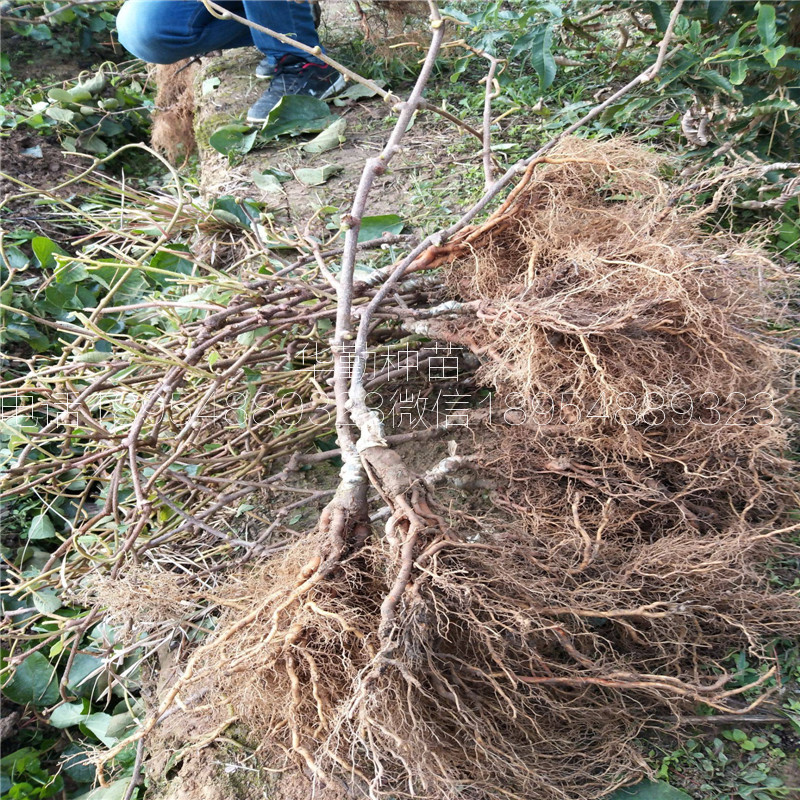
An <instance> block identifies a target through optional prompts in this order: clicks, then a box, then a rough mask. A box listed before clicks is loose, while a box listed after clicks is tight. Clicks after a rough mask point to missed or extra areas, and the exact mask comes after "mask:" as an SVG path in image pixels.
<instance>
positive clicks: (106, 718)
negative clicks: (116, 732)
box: [81, 711, 119, 747]
mask: <svg viewBox="0 0 800 800" xmlns="http://www.w3.org/2000/svg"><path fill="white" fill-rule="evenodd" d="M111 719H112V718H111V715H110V714H106V713H105V712H103V711H99V712H97V713H96V714H90V715H89V716H88V717H86V718H85V719H84V720H83V722H82V723H81V728H85V729H86V730H88V731H91V733H93V734H94V735H95V736H96V737H97V738H98V739H99V740H100V741H101V742H102V743H103V744H104V745H105V746H106V747H113V746H114V745H115V744H116V743H117V742H118V741H119V740H118V739H117V737H116V736H110V735H109V734H108V726H109V723H110V722H111Z"/></svg>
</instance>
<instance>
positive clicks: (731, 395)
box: [182, 141, 800, 800]
mask: <svg viewBox="0 0 800 800" xmlns="http://www.w3.org/2000/svg"><path fill="white" fill-rule="evenodd" d="M658 168H659V161H658V159H656V158H654V157H653V156H652V155H651V154H649V153H647V152H644V151H641V150H638V149H635V148H633V147H632V146H631V145H630V144H629V143H627V142H617V143H606V144H603V143H596V142H590V143H587V142H577V141H575V142H569V143H567V144H566V145H565V146H564V147H563V148H562V149H561V150H560V151H559V152H558V153H557V154H554V155H551V156H549V157H547V158H546V159H544V160H543V161H540V162H539V163H537V164H535V165H532V167H531V169H530V170H529V172H528V173H527V174H526V175H525V176H524V178H523V179H522V181H521V182H520V184H519V185H518V186H517V188H516V189H515V191H514V192H513V194H512V196H511V197H510V198H509V200H508V201H507V202H506V203H505V204H504V205H503V207H502V208H501V209H500V210H499V211H498V212H496V213H495V214H494V215H492V217H491V218H490V219H489V220H488V221H487V222H486V223H484V224H482V225H480V226H477V227H474V228H472V229H470V230H469V231H466V232H464V233H463V235H461V236H460V237H459V238H458V240H457V241H455V242H451V243H450V244H448V245H447V254H448V257H449V258H450V260H451V263H450V265H449V267H448V269H447V282H448V284H449V286H450V289H451V293H452V295H453V297H454V299H455V300H457V301H459V302H461V303H463V304H465V305H464V309H466V313H462V314H460V315H456V316H451V317H450V318H449V319H448V320H447V321H437V320H436V319H434V320H433V321H430V322H428V323H426V324H427V325H428V330H429V332H430V335H431V336H435V337H436V338H437V339H441V340H443V341H449V342H454V343H458V344H461V345H466V346H468V347H469V348H470V349H471V350H472V351H473V352H474V353H475V354H477V355H478V356H479V357H480V358H481V359H482V361H483V366H482V368H481V370H480V373H479V376H480V378H481V379H482V381H483V382H484V383H485V384H486V385H490V386H493V387H494V388H495V389H496V394H495V401H496V403H495V409H494V413H493V414H492V415H491V418H490V419H489V421H487V424H486V428H485V430H484V431H483V432H482V435H481V437H480V438H481V440H482V444H481V445H480V446H479V447H478V448H477V450H476V452H475V453H473V456H472V461H471V463H472V464H473V466H474V467H477V468H478V469H479V470H480V472H481V473H482V475H485V476H487V477H491V478H492V479H493V481H494V485H495V488H494V489H493V490H492V491H491V493H490V494H489V495H488V499H487V502H486V503H485V508H483V510H482V511H481V513H480V515H477V514H476V513H475V512H474V510H473V511H468V510H467V506H466V504H465V503H464V502H463V497H462V496H460V495H459V494H458V493H457V492H454V493H452V494H451V495H448V496H446V497H440V498H439V503H435V502H433V501H431V502H430V503H428V501H427V500H426V497H428V492H427V488H426V487H425V486H424V485H423V483H422V481H421V480H418V481H416V482H414V481H413V480H411V485H412V489H411V490H410V492H409V495H408V497H409V499H408V500H407V501H406V500H404V499H403V494H402V491H400V490H398V491H395V490H394V489H393V487H392V486H385V487H383V489H384V490H385V492H386V493H387V495H389V496H391V497H392V498H393V501H394V502H395V503H396V504H399V505H400V506H402V514H403V524H404V525H407V526H408V529H407V530H406V529H404V530H400V528H399V526H400V522H399V519H400V518H399V517H398V516H397V515H393V516H392V517H390V518H389V522H388V523H387V524H386V526H385V530H384V531H382V532H378V531H377V530H372V531H369V530H368V529H367V528H366V527H365V525H363V524H360V523H359V524H355V525H353V526H352V528H351V530H353V532H354V533H353V536H352V540H347V541H341V542H331V541H328V540H326V539H325V538H324V537H322V536H320V535H319V534H311V535H309V536H308V537H307V538H306V539H304V540H303V541H301V542H300V543H298V544H297V545H296V546H295V547H293V548H292V549H291V550H289V551H288V553H287V555H286V556H285V557H283V558H280V559H276V560H274V561H272V562H270V563H268V564H266V565H265V566H263V567H262V568H260V569H258V570H255V571H254V572H252V573H251V574H250V575H245V576H239V577H238V578H237V579H236V580H235V581H232V582H231V583H230V584H229V586H228V587H227V589H225V590H223V591H222V594H223V595H224V596H226V597H228V598H229V606H230V608H232V609H236V610H231V611H230V612H229V613H228V614H227V617H226V618H224V619H223V620H222V621H221V622H220V625H219V627H218V629H217V630H218V631H219V633H218V635H217V636H216V637H215V638H214V639H212V640H210V641H209V642H208V643H206V644H205V645H203V646H202V647H201V648H199V649H198V650H197V651H196V652H195V654H194V655H193V656H192V658H191V660H190V663H189V665H188V667H187V670H186V672H185V673H184V678H183V682H182V686H183V687H185V686H186V685H188V684H191V683H203V682H204V683H205V684H206V685H208V682H209V681H214V682H215V683H216V685H217V689H218V690H219V692H220V694H222V695H224V696H225V697H226V698H227V699H228V700H229V701H230V703H231V705H232V708H233V709H235V712H236V715H237V716H238V718H239V719H240V720H246V722H247V725H248V727H249V729H250V731H251V734H252V736H253V737H254V739H255V740H256V741H258V742H260V748H259V749H260V751H261V752H263V753H264V755H265V757H266V756H269V758H270V760H271V762H272V764H273V765H274V763H275V759H276V758H285V759H287V760H289V761H290V762H291V761H293V762H295V763H297V764H299V766H301V768H302V769H303V770H304V771H306V773H307V774H308V775H309V777H311V778H312V779H313V781H314V782H316V783H317V784H318V785H320V786H327V787H329V789H331V790H336V791H339V792H340V793H341V794H342V795H343V794H344V792H349V793H352V795H353V796H357V797H370V798H378V797H386V798H388V797H420V796H425V797H431V798H437V799H438V798H450V797H459V798H462V799H463V798H475V800H478V799H480V800H488V799H489V798H491V800H495V799H496V798H497V799H498V800H499V798H529V797H536V798H566V797H571V798H590V797H597V796H599V795H602V794H604V793H606V792H608V791H610V790H611V789H612V788H613V787H614V786H616V785H619V784H620V783H623V782H626V781H628V780H630V779H631V778H632V777H634V776H635V775H636V774H641V773H642V772H643V771H646V767H645V766H644V763H643V760H642V759H641V758H640V756H639V754H638V753H637V750H636V747H635V744H634V739H635V737H636V736H637V735H639V734H640V733H641V732H642V730H643V729H645V728H648V727H653V726H659V727H663V726H665V725H672V724H675V725H678V724H679V721H680V715H681V714H682V713H685V712H687V711H689V710H690V709H693V708H695V707H696V706H697V704H698V703H702V704H704V705H705V706H706V707H709V708H711V709H720V710H724V711H726V712H728V713H731V712H732V713H737V712H740V711H742V710H743V709H746V708H747V707H748V706H747V703H745V702H740V701H739V698H740V697H741V696H742V694H743V693H744V691H745V690H746V689H747V688H749V689H750V690H751V692H753V693H752V694H749V695H748V697H749V698H751V699H750V700H749V701H748V702H750V704H751V706H752V705H757V704H758V703H760V702H762V701H763V699H764V698H765V697H766V696H767V695H768V692H762V693H761V694H758V693H757V692H755V690H756V689H757V687H758V686H760V685H762V684H763V683H764V682H765V681H766V680H768V679H769V678H770V677H771V676H772V675H774V667H773V666H772V664H771V662H770V659H769V655H768V649H767V647H766V643H767V641H768V640H769V639H770V638H772V637H775V636H780V635H790V634H791V633H792V632H793V631H794V630H796V625H797V624H798V622H800V606H798V602H797V598H795V597H793V596H792V595H790V594H788V593H787V594H781V593H778V592H776V591H774V590H773V589H772V588H771V587H770V584H769V581H768V579H767V575H766V572H765V568H764V564H765V562H766V561H767V559H768V558H769V557H770V556H772V555H774V554H775V553H776V552H778V551H779V550H780V548H782V547H783V548H788V547H789V545H787V544H781V543H780V539H781V536H782V534H784V533H786V532H787V531H788V530H790V529H791V522H790V518H789V511H790V510H791V509H792V508H795V507H796V502H797V497H796V495H795V493H794V490H793V485H792V483H791V482H790V480H789V478H788V470H787V467H788V464H787V462H786V461H785V460H784V459H783V456H782V451H783V448H784V446H785V443H786V437H787V434H788V429H789V425H788V422H787V419H786V416H785V415H786V404H787V402H788V401H787V397H788V388H787V381H786V367H787V364H786V352H785V348H784V347H783V344H782V342H781V340H780V338H779V337H778V335H777V334H775V333H774V331H771V330H770V328H769V326H768V325H766V324H764V323H760V322H757V321H756V320H761V321H763V320H773V321H774V320H776V319H779V317H780V303H772V302H771V299H770V294H772V293H776V294H778V293H779V291H780V286H781V284H780V275H779V273H778V271H777V269H776V268H775V267H773V266H772V265H771V264H769V262H767V261H766V259H764V257H763V256H761V255H759V254H758V253H757V252H755V251H754V250H752V249H751V248H748V247H746V246H744V245H743V244H742V243H741V242H736V241H734V240H732V239H729V238H725V237H713V236H709V235H707V234H704V233H703V232H701V231H700V230H699V229H698V228H697V226H696V224H695V223H694V222H693V221H692V220H691V218H690V217H688V216H687V215H686V214H685V213H681V212H679V211H676V210H675V209H673V208H671V206H670V204H669V202H668V193H667V189H666V186H665V185H664V184H663V183H662V181H661V180H660V178H659V176H658ZM765 286H766V287H771V288H769V291H765V288H764V287H765ZM375 449H377V448H375ZM384 453H385V454H386V456H387V457H388V456H390V455H392V454H391V451H384ZM373 457H374V456H373ZM398 460H399V459H398ZM401 471H402V466H401V465H399V464H398V467H397V475H398V477H397V483H398V486H399V485H401V484H403V483H404V480H401V478H403V476H402V475H400V472H401ZM336 513H339V512H336ZM342 513H343V512H342ZM794 527H796V526H794ZM326 528H328V524H327V521H326V520H321V522H320V530H323V531H324V530H326ZM242 608H247V609H248V611H247V613H246V614H243V613H242V611H241V610H240V609H242ZM741 649H747V650H748V652H749V661H750V665H751V667H753V668H755V669H757V670H760V671H761V674H762V677H761V678H759V680H758V681H757V682H756V683H755V684H752V685H751V686H750V687H745V688H743V687H741V686H738V685H735V684H734V685H733V686H732V685H731V677H732V676H731V675H730V674H728V672H726V667H727V665H728V663H729V662H728V661H727V659H728V658H729V656H730V655H731V654H732V653H733V652H735V651H737V650H741ZM753 665H756V666H755V667H754V666H753ZM752 697H756V699H755V700H752ZM576 753H579V754H580V757H576Z"/></svg>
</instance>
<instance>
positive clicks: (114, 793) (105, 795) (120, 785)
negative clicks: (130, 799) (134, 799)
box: [75, 778, 131, 800]
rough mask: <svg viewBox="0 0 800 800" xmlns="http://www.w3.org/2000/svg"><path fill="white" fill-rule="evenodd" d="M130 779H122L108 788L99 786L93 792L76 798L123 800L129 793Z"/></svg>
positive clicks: (84, 799) (80, 799)
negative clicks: (126, 793)
mask: <svg viewBox="0 0 800 800" xmlns="http://www.w3.org/2000/svg"><path fill="white" fill-rule="evenodd" d="M130 782H131V779H130V778H120V779H119V780H118V781H114V782H113V783H110V784H109V785H108V786H105V787H103V786H98V787H97V789H92V791H91V792H87V793H86V794H82V795H80V796H79V797H76V798H75V800H122V798H123V797H125V792H127V791H128V785H129V784H130Z"/></svg>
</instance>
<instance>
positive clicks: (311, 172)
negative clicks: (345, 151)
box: [294, 164, 343, 186]
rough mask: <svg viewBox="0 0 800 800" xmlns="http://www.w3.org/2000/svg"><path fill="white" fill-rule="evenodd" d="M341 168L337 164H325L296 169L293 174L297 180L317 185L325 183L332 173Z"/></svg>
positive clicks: (339, 170)
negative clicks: (313, 167) (312, 167)
mask: <svg viewBox="0 0 800 800" xmlns="http://www.w3.org/2000/svg"><path fill="white" fill-rule="evenodd" d="M342 169H343V168H342V167H341V166H340V165H339V164H326V165H325V166H324V167H317V168H316V169H296V170H295V171H294V174H295V176H296V177H297V180H299V181H300V183H304V184H305V185H306V186H319V185H320V184H323V183H325V181H327V180H328V178H330V177H331V176H332V175H335V174H336V173H337V172H341V171H342Z"/></svg>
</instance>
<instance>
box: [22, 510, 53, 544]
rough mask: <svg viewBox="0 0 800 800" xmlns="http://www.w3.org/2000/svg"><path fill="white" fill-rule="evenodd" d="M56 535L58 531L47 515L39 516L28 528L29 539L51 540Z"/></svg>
mask: <svg viewBox="0 0 800 800" xmlns="http://www.w3.org/2000/svg"><path fill="white" fill-rule="evenodd" d="M55 535H56V529H55V528H54V527H53V523H52V522H51V521H50V517H48V516H47V514H37V515H36V516H35V517H34V518H33V519H32V520H31V524H30V526H29V527H28V539H50V538H51V537H53V536H55Z"/></svg>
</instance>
